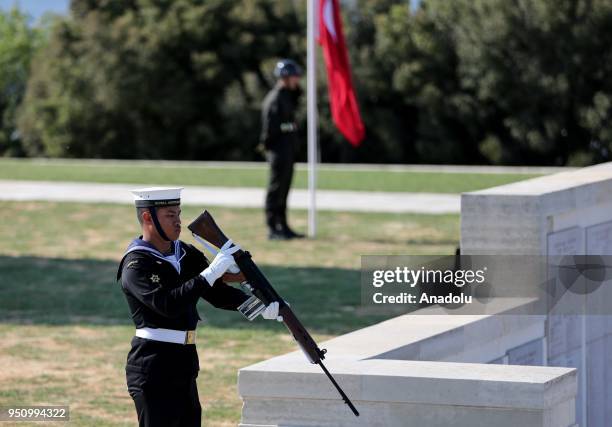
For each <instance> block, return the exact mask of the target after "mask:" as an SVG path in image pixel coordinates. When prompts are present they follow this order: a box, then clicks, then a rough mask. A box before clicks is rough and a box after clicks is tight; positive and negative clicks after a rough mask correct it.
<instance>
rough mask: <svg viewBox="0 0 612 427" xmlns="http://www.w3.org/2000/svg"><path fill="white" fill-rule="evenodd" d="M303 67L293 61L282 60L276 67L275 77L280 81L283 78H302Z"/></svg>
mask: <svg viewBox="0 0 612 427" xmlns="http://www.w3.org/2000/svg"><path fill="white" fill-rule="evenodd" d="M301 75H302V67H300V66H299V65H298V64H297V63H296V62H295V61H294V60H292V59H281V60H280V61H278V62H277V63H276V67H274V76H275V77H276V78H277V79H279V78H281V77H290V76H301Z"/></svg>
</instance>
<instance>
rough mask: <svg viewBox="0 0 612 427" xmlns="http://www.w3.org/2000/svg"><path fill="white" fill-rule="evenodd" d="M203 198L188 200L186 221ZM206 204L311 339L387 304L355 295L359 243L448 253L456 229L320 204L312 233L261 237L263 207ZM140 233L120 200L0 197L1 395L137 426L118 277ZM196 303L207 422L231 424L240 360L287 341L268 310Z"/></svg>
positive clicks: (86, 420)
mask: <svg viewBox="0 0 612 427" xmlns="http://www.w3.org/2000/svg"><path fill="white" fill-rule="evenodd" d="M200 210H201V209H200V208H197V207H185V208H184V213H183V218H184V221H185V222H186V223H187V222H188V221H189V220H190V219H192V218H194V217H195V216H196V215H197V214H198V213H199V212H200ZM212 213H213V215H214V216H215V219H216V220H217V223H218V224H219V225H220V226H221V227H222V228H223V230H224V231H225V232H226V234H228V235H229V236H230V237H232V238H233V239H234V240H235V241H237V242H239V243H240V244H241V245H242V246H243V247H245V248H246V249H248V250H250V251H251V253H252V254H253V257H254V259H255V261H256V262H257V263H258V264H259V265H260V266H261V267H262V270H263V271H264V272H265V274H266V275H267V276H268V278H269V279H270V281H271V282H272V283H273V284H274V286H275V287H276V289H277V290H278V292H279V293H280V294H281V295H282V296H283V297H284V298H285V299H286V300H287V301H289V302H290V303H291V306H292V308H293V309H294V311H295V312H296V314H297V315H298V317H299V318H300V319H301V320H302V322H303V323H304V324H305V325H306V327H307V328H309V330H310V331H311V332H312V333H313V335H314V337H315V339H317V340H325V339H328V338H330V337H333V336H336V335H339V334H343V333H346V332H349V331H351V330H354V329H357V328H361V327H364V326H366V325H370V324H373V323H376V322H378V321H381V320H383V319H385V318H388V317H391V316H392V314H387V315H386V316H381V315H378V314H373V313H372V312H371V311H368V310H364V309H363V308H362V307H361V305H360V284H359V282H360V280H359V267H360V256H361V255H363V254H452V253H453V252H454V249H455V247H456V246H457V244H458V240H459V216H458V215H406V214H364V213H334V212H321V213H320V217H319V220H320V223H319V224H320V230H319V231H320V233H319V237H318V238H317V239H314V240H303V241H290V242H269V241H267V240H266V239H265V227H264V224H263V218H262V213H261V211H260V210H251V209H240V210H236V209H213V210H212ZM291 220H292V223H293V224H295V227H296V228H297V229H301V230H304V229H305V228H306V222H307V217H306V213H305V212H304V211H296V212H292V213H291ZM137 232H138V230H137V223H136V219H135V215H134V210H133V208H131V207H128V206H120V205H103V204H98V205H93V204H91V205H90V204H72V203H44V202H29V203H18V202H15V203H13V202H10V203H3V207H2V210H0V236H1V237H2V238H1V239H0V406H2V405H10V404H21V405H24V404H68V405H70V410H71V422H70V425H74V426H93V425H95V426H122V425H135V412H134V409H133V403H132V401H131V399H130V397H129V395H128V394H127V391H126V386H125V376H124V375H125V374H124V370H123V369H124V363H125V357H126V355H127V352H128V350H129V342H130V338H131V336H132V335H133V326H132V325H131V322H130V321H129V315H128V310H127V305H126V303H125V301H124V298H123V295H122V293H121V291H120V289H119V286H118V284H117V283H116V282H115V280H114V276H115V272H116V268H117V263H118V260H119V259H120V258H121V254H122V252H123V250H124V249H125V247H126V245H127V243H128V242H129V240H131V238H132V237H134V236H135V235H136V234H137ZM183 238H184V240H186V241H190V242H191V241H192V239H191V237H190V236H189V235H184V236H183ZM199 310H200V313H201V314H202V317H203V318H204V323H203V324H201V325H200V328H199V329H198V350H199V353H200V366H201V371H200V375H199V377H198V383H199V390H200V398H201V401H202V404H203V407H204V422H203V425H205V426H235V425H236V424H237V423H238V422H239V419H240V408H241V401H240V398H239V396H238V395H237V389H236V378H237V372H238V370H239V369H240V368H241V367H244V366H247V365H250V364H252V363H255V362H258V361H260V360H264V359H267V358H269V357H272V356H274V355H278V354H283V353H285V352H289V351H293V350H295V349H296V346H295V344H294V343H293V342H292V340H291V338H290V336H289V334H288V333H287V331H286V329H285V328H284V326H283V325H281V324H278V323H277V322H270V321H264V320H262V319H257V320H256V321H255V322H252V323H249V322H247V321H245V320H242V318H241V317H240V316H239V315H238V314H237V313H233V312H227V311H223V310H216V309H214V308H212V307H211V306H209V305H207V304H206V303H205V302H203V301H202V302H200V303H199ZM329 357H330V358H333V355H331V354H330V355H329ZM305 363H306V362H305ZM3 425H4V424H3ZM6 425H9V424H8V423H7V424H6ZM15 425H17V426H23V425H28V423H18V424H15ZM31 425H37V424H34V423H32V424H31ZM58 425H61V424H60V423H58Z"/></svg>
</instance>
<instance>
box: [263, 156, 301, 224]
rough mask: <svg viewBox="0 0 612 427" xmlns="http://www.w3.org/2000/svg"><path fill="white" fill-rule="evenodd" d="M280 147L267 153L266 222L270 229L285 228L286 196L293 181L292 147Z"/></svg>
mask: <svg viewBox="0 0 612 427" xmlns="http://www.w3.org/2000/svg"><path fill="white" fill-rule="evenodd" d="M289 145H290V144H287V145H286V146H284V147H283V146H281V147H280V148H278V149H275V150H270V151H268V152H267V153H266V154H267V158H268V162H269V163H270V180H269V182H268V192H267V194H266V222H267V224H268V227H269V228H270V229H275V228H276V229H278V227H279V226H280V227H284V226H286V225H287V224H286V221H287V196H288V194H289V189H290V187H291V180H292V179H293V164H294V161H295V159H294V150H293V147H291V146H289Z"/></svg>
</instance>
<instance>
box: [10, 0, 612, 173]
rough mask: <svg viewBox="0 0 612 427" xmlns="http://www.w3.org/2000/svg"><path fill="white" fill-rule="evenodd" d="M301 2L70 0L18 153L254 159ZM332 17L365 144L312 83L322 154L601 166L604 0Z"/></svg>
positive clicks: (432, 7)
mask: <svg viewBox="0 0 612 427" xmlns="http://www.w3.org/2000/svg"><path fill="white" fill-rule="evenodd" d="M351 4H354V7H351V6H350V5H351ZM304 6H305V5H304V2H301V1H280V0H206V1H204V0H73V2H72V6H71V8H72V13H71V16H70V17H68V18H66V19H64V20H61V21H58V22H56V23H55V25H54V27H53V29H52V31H51V34H50V36H49V40H48V45H47V46H46V47H45V49H41V50H40V52H39V54H38V55H37V56H36V58H35V60H34V62H33V67H32V69H31V73H30V79H29V83H28V88H27V92H26V95H25V101H24V102H23V103H22V105H21V109H20V114H19V118H18V128H19V130H20V136H21V141H20V143H21V144H22V149H23V150H24V152H25V153H27V155H31V156H33V155H42V156H64V157H115V158H166V159H202V160H209V159H232V160H252V159H255V158H257V156H258V154H257V153H256V150H255V147H256V145H257V142H258V141H257V140H258V134H259V105H260V101H261V99H262V97H263V95H264V94H265V92H266V91H267V90H268V89H269V87H270V85H271V84H273V81H272V79H271V68H272V66H273V64H274V61H275V60H276V59H277V58H279V57H294V58H296V59H298V61H300V62H302V63H303V62H304V61H305V35H304V33H305V22H304V19H305V11H304ZM344 18H345V19H344V21H345V31H346V35H347V42H348V46H349V50H350V54H351V62H352V65H353V74H354V80H355V84H356V87H357V93H358V97H359V100H360V104H361V108H362V113H363V117H364V121H365V124H366V128H367V139H366V141H365V142H364V144H363V145H362V146H361V147H360V148H359V149H357V150H353V149H352V148H351V147H350V146H349V144H347V143H345V142H344V141H342V138H341V136H340V135H339V134H338V132H337V131H336V130H335V129H334V127H333V125H332V123H331V122H330V119H329V108H328V106H327V97H326V87H325V84H321V85H320V86H319V94H320V98H319V99H320V103H319V105H320V129H321V130H320V134H321V150H322V158H323V160H324V161H361V162H388V163H501V164H556V165H563V164H587V163H593V162H599V161H604V160H607V159H609V157H610V149H611V148H612V132H611V131H610V130H609V128H608V127H607V126H606V123H607V122H608V121H610V118H611V116H612V85H611V84H610V83H609V80H608V79H607V78H606V77H607V76H608V75H610V71H612V70H610V68H611V67H612V61H611V60H610V59H611V58H610V56H611V51H610V49H609V46H610V42H612V3H611V2H609V1H607V0H517V1H514V2H508V1H505V0H453V1H448V0H423V1H422V2H421V4H420V7H419V8H418V9H417V10H411V9H410V7H409V2H407V1H404V0H357V1H356V2H347V3H346V7H345V8H344ZM324 76H325V73H324V69H323V64H322V61H320V69H319V77H320V81H321V82H324V81H325V77H324ZM0 82H1V81H0ZM10 117H12V116H10ZM300 118H301V120H302V121H303V119H304V111H303V109H302V111H301V113H300ZM11 120H12V119H11V118H10V119H9V122H10V121H11ZM4 127H5V128H6V127H7V125H6V124H5V125H4ZM9 127H10V126H9ZM5 146H6V145H0V147H5ZM0 150H2V151H4V152H5V154H6V153H7V151H6V149H5V148H0ZM8 153H9V154H14V152H10V151H9V152H8ZM301 156H302V158H303V157H304V154H303V153H302V155H301Z"/></svg>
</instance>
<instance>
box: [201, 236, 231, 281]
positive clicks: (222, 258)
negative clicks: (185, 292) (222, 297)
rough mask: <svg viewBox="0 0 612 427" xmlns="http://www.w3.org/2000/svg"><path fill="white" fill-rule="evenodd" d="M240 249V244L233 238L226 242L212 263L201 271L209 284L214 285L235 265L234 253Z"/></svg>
mask: <svg viewBox="0 0 612 427" xmlns="http://www.w3.org/2000/svg"><path fill="white" fill-rule="evenodd" d="M239 250H240V246H238V245H236V244H234V243H233V242H232V241H231V240H228V241H227V242H225V244H224V245H223V246H221V249H219V252H218V253H217V255H216V256H215V258H214V259H213V261H212V262H211V263H210V265H209V266H208V267H207V268H206V269H205V270H204V271H203V272H201V273H200V276H202V277H204V279H206V281H207V282H208V284H209V285H210V286H212V285H213V284H214V283H215V282H216V281H217V280H218V279H219V278H220V277H221V276H223V275H224V274H225V272H226V271H227V270H228V268H230V267H231V266H232V265H235V262H234V257H233V256H232V254H233V253H235V252H237V251H239Z"/></svg>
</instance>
